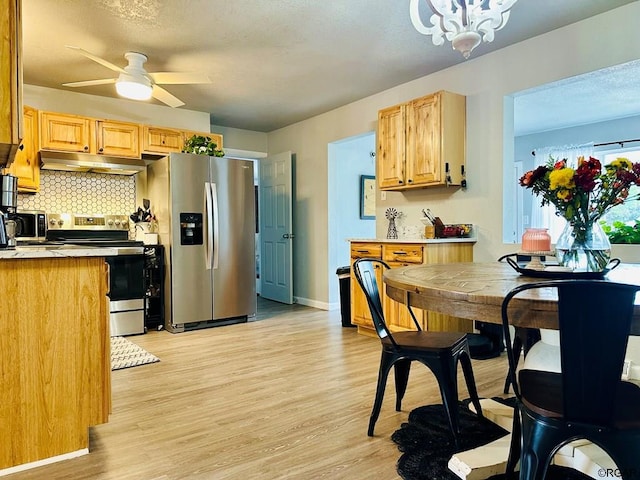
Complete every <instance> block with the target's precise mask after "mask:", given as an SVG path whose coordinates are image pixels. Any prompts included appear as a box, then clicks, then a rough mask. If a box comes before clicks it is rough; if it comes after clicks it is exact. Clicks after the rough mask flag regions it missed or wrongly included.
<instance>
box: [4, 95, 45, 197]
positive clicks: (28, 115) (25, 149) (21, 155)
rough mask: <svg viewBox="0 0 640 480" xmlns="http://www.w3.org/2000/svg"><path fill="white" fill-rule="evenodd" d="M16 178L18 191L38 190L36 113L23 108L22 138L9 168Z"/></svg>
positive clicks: (29, 108)
mask: <svg viewBox="0 0 640 480" xmlns="http://www.w3.org/2000/svg"><path fill="white" fill-rule="evenodd" d="M9 173H10V174H11V175H15V176H16V177H18V191H19V192H29V193H35V192H38V191H39V190H40V162H39V160H38V111H37V110H36V109H34V108H31V107H26V106H25V107H24V137H23V139H22V143H21V144H20V147H19V148H18V151H17V152H16V156H15V158H14V160H13V163H12V164H11V167H10V168H9Z"/></svg>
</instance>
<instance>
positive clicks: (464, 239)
mask: <svg viewBox="0 0 640 480" xmlns="http://www.w3.org/2000/svg"><path fill="white" fill-rule="evenodd" d="M347 241H348V242H362V243H399V244H402V243H417V244H429V243H476V242H477V241H478V238H477V237H475V236H473V235H472V236H470V237H461V238H460V237H449V238H430V239H427V238H348V239H347Z"/></svg>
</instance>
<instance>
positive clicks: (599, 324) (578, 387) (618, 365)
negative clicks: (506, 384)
mask: <svg viewBox="0 0 640 480" xmlns="http://www.w3.org/2000/svg"><path fill="white" fill-rule="evenodd" d="M549 287H552V288H555V289H556V290H557V295H558V327H559V331H560V361H561V369H562V373H561V374H555V375H560V376H561V380H562V393H563V401H562V404H563V414H564V418H565V420H567V421H574V422H585V423H591V424H597V425H604V426H606V425H610V424H611V421H612V415H613V413H614V404H615V401H616V394H615V392H616V391H617V390H618V385H619V383H620V381H621V375H622V369H623V367H624V358H625V352H626V349H627V340H628V336H629V333H630V328H631V320H632V317H633V309H634V301H635V296H636V293H637V292H638V291H639V290H640V286H635V285H626V284H620V283H614V282H608V281H604V280H554V281H548V282H536V283H530V284H525V285H521V286H519V287H516V288H514V289H513V290H511V291H510V292H509V293H508V294H507V296H506V297H505V299H504V301H503V303H502V323H503V332H504V333H505V337H506V339H507V342H506V343H507V353H508V355H509V365H510V371H511V375H512V377H511V378H512V381H513V382H514V391H515V392H516V396H518V397H519V398H520V395H521V389H520V386H519V385H517V379H516V378H515V377H516V375H515V374H513V372H514V370H515V365H516V362H515V358H514V355H513V350H512V348H511V345H510V344H511V338H510V336H509V329H508V328H507V327H508V325H509V316H508V306H509V303H510V302H511V300H512V299H513V297H515V296H516V295H518V294H519V293H521V292H523V291H525V290H532V289H541V288H549ZM541 298H547V296H546V295H544V297H541Z"/></svg>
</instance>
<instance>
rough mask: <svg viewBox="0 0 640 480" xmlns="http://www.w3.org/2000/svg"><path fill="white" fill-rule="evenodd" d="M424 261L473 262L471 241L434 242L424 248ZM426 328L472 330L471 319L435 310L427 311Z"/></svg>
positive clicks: (433, 329) (436, 330)
mask: <svg viewBox="0 0 640 480" xmlns="http://www.w3.org/2000/svg"><path fill="white" fill-rule="evenodd" d="M424 250H425V251H424V263H430V264H433V263H458V262H473V244H472V243H434V244H429V245H427V246H426V247H425V249H424ZM426 326H427V330H429V331H432V332H472V331H473V321H472V320H467V319H463V318H457V317H453V316H450V315H445V314H443V313H437V312H427V316H426Z"/></svg>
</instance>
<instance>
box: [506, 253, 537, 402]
mask: <svg viewBox="0 0 640 480" xmlns="http://www.w3.org/2000/svg"><path fill="white" fill-rule="evenodd" d="M507 258H515V260H516V262H518V263H520V262H529V261H531V257H530V256H528V255H522V254H519V253H509V254H507V255H503V256H501V257H500V258H498V261H499V262H503V261H505V260H506V259H507ZM544 260H545V257H540V261H544ZM513 329H514V334H513V353H514V355H515V358H516V366H517V365H518V360H520V355H521V354H522V353H524V356H525V357H526V356H527V354H528V353H529V350H530V349H531V347H532V346H533V345H534V344H535V343H536V342H538V341H540V338H541V337H540V329H539V328H527V327H513ZM510 385H511V377H510V376H509V374H507V377H506V378H505V380H504V393H505V394H507V393H509V386H510Z"/></svg>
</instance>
